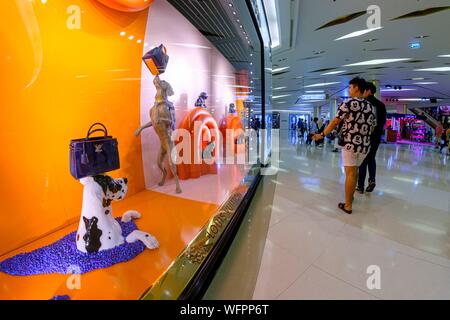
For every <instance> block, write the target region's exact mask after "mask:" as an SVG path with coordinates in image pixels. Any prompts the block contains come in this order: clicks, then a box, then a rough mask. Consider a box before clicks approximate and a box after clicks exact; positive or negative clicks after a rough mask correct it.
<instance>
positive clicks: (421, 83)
mask: <svg viewBox="0 0 450 320" xmlns="http://www.w3.org/2000/svg"><path fill="white" fill-rule="evenodd" d="M414 84H418V85H426V84H438V83H437V82H414Z"/></svg>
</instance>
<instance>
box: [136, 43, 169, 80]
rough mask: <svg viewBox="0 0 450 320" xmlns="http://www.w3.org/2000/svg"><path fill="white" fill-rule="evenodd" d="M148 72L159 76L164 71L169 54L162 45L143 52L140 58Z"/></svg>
mask: <svg viewBox="0 0 450 320" xmlns="http://www.w3.org/2000/svg"><path fill="white" fill-rule="evenodd" d="M142 60H144V62H145V64H146V65H147V67H148V68H149V69H150V72H151V73H152V74H153V75H154V76H159V75H160V74H163V73H164V72H165V71H166V68H167V64H168V63H169V56H168V55H167V49H166V47H164V45H160V46H159V47H156V48H153V49H152V50H150V51H149V52H147V53H146V54H145V56H144V57H143V58H142Z"/></svg>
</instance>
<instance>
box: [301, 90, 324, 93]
mask: <svg viewBox="0 0 450 320" xmlns="http://www.w3.org/2000/svg"><path fill="white" fill-rule="evenodd" d="M305 92H306V93H324V92H325V91H323V90H309V91H305Z"/></svg>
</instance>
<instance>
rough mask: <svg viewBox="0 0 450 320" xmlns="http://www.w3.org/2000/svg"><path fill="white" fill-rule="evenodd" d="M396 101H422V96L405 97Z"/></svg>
mask: <svg viewBox="0 0 450 320" xmlns="http://www.w3.org/2000/svg"><path fill="white" fill-rule="evenodd" d="M397 100H398V101H424V99H422V98H405V99H397Z"/></svg>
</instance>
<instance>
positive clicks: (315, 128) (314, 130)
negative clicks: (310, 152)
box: [306, 118, 319, 144]
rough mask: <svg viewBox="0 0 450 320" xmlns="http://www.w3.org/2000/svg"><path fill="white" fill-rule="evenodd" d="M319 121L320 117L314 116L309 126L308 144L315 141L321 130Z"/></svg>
mask: <svg viewBox="0 0 450 320" xmlns="http://www.w3.org/2000/svg"><path fill="white" fill-rule="evenodd" d="M318 121H319V118H314V120H313V121H312V122H311V126H310V128H309V133H308V140H307V141H306V144H311V142H312V141H313V137H314V135H315V134H317V133H318V132H319V126H318V125H317V122H318Z"/></svg>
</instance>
